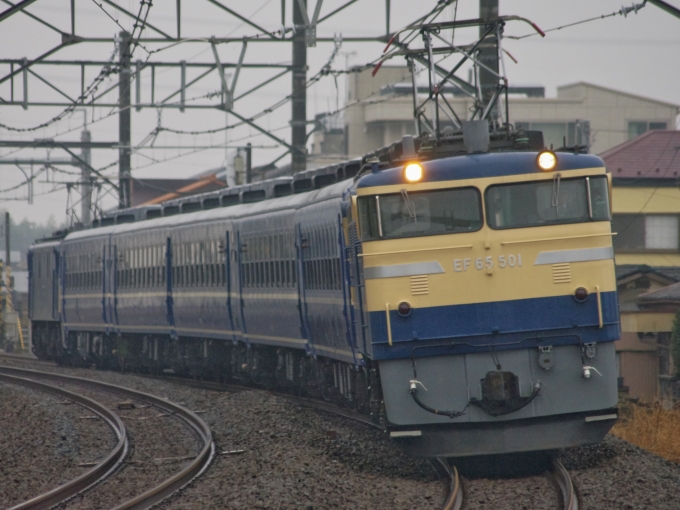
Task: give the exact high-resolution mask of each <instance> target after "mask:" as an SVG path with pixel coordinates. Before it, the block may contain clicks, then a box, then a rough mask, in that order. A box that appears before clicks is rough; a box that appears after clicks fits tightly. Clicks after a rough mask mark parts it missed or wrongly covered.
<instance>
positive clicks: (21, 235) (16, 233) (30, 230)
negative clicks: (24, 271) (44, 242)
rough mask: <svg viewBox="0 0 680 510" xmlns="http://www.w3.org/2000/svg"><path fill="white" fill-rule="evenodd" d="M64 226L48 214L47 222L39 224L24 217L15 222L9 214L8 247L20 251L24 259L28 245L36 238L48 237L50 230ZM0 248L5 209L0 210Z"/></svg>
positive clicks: (3, 247) (3, 245) (2, 243)
mask: <svg viewBox="0 0 680 510" xmlns="http://www.w3.org/2000/svg"><path fill="white" fill-rule="evenodd" d="M60 228H64V226H63V225H57V223H56V221H55V220H54V216H50V219H49V220H48V221H47V223H45V224H43V225H41V224H39V223H33V222H32V221H28V220H26V219H24V220H23V221H21V222H20V223H16V222H15V221H14V219H13V218H12V217H11V216H10V244H11V246H10V249H11V250H12V251H20V252H21V253H22V255H21V258H22V259H23V260H26V252H27V251H28V248H29V246H31V245H32V244H33V243H34V242H35V240H36V239H42V238H44V237H49V236H51V235H52V232H54V231H55V230H59V229H60ZM0 231H1V232H0V238H1V239H2V241H0V248H1V249H2V250H3V252H4V249H5V211H3V210H0Z"/></svg>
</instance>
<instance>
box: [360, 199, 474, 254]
mask: <svg viewBox="0 0 680 510" xmlns="http://www.w3.org/2000/svg"><path fill="white" fill-rule="evenodd" d="M481 202H482V201H481V196H480V193H479V191H478V190H477V189H475V188H456V189H444V190H431V191H418V192H407V191H406V190H405V189H404V190H401V192H400V193H394V194H389V195H376V196H366V197H359V202H358V207H359V219H360V223H361V237H362V239H363V240H365V241H366V240H372V239H394V238H399V237H410V236H427V235H435V234H455V233H459V232H474V231H476V230H479V229H480V228H482V223H483V220H482V206H481Z"/></svg>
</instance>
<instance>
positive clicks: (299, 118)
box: [290, 0, 307, 173]
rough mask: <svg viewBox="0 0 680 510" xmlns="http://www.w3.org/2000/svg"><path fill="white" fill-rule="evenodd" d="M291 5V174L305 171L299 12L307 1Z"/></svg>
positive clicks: (302, 39)
mask: <svg viewBox="0 0 680 510" xmlns="http://www.w3.org/2000/svg"><path fill="white" fill-rule="evenodd" d="M291 3H292V4H293V25H294V26H295V35H293V43H292V44H293V99H292V101H291V104H292V119H291V121H290V124H291V127H292V131H293V138H292V143H291V145H292V146H293V149H294V150H293V151H292V166H293V168H292V173H295V172H301V171H303V170H306V169H307V154H306V146H307V86H306V82H307V45H306V43H305V30H303V29H302V27H303V26H304V25H305V21H304V20H305V18H306V16H303V14H302V12H301V11H300V7H301V4H302V5H304V8H305V10H306V9H307V0H302V1H301V2H291Z"/></svg>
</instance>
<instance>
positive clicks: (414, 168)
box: [404, 163, 423, 182]
mask: <svg viewBox="0 0 680 510" xmlns="http://www.w3.org/2000/svg"><path fill="white" fill-rule="evenodd" d="M404 176H405V177H406V180H407V181H408V182H418V181H419V180H420V179H422V178H423V167H422V166H420V165H419V164H418V163H411V164H410V165H406V168H405V169H404Z"/></svg>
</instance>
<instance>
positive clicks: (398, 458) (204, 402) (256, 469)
mask: <svg viewBox="0 0 680 510" xmlns="http://www.w3.org/2000/svg"><path fill="white" fill-rule="evenodd" d="M8 364H9V362H8ZM21 366H24V367H26V368H28V366H27V364H26V363H22V364H21ZM35 368H37V369H39V370H54V371H59V372H60V373H68V374H71V375H77V376H80V377H86V378H92V379H98V380H102V381H105V382H111V383H114V384H122V385H125V386H128V387H130V388H133V389H136V390H140V391H145V392H148V393H153V394H155V395H157V396H161V397H167V398H169V399H170V400H172V401H174V402H178V403H185V404H186V406H187V407H188V408H189V409H192V410H193V411H198V412H201V414H200V416H201V417H202V418H203V419H204V420H206V422H207V423H208V424H209V426H210V428H211V430H212V432H213V437H214V440H215V443H216V445H217V451H218V453H220V454H219V455H217V456H216V458H215V460H214V462H213V464H212V465H211V466H210V468H209V469H208V471H207V472H206V473H205V474H204V475H203V476H202V477H200V478H199V479H197V480H195V481H194V482H193V483H192V484H190V486H188V487H187V488H185V489H184V490H183V491H182V492H180V493H178V494H176V495H175V496H174V497H172V498H171V499H170V500H168V501H166V502H165V503H164V504H163V505H161V508H168V509H205V508H243V509H251V508H252V509H258V508H276V509H336V508H375V509H414V508H418V509H421V508H422V509H431V508H440V506H441V503H442V501H443V500H444V496H445V494H444V486H443V483H442V481H441V480H440V479H439V476H438V475H437V474H436V472H435V470H434V469H433V467H432V466H431V465H430V464H429V462H427V461H423V460H414V459H411V458H409V457H407V456H406V455H404V454H403V453H401V451H400V450H398V449H396V448H395V447H394V445H393V443H391V442H389V440H388V439H387V438H386V437H385V436H384V435H383V433H382V432H380V431H378V430H375V429H372V428H369V427H367V426H366V425H363V424H359V423H356V422H353V421H351V420H348V419H345V418H342V417H339V416H335V415H332V414H327V413H323V412H320V411H315V410H313V409H310V408H307V407H303V406H301V405H299V404H296V403H292V402H291V400H289V399H287V398H285V397H281V396H277V395H273V394H270V393H267V392H261V391H241V392H238V393H227V392H215V391H209V390H202V389H197V388H191V387H187V386H184V385H179V384H174V383H171V382H168V381H163V380H156V379H151V378H143V377H138V376H134V375H128V374H125V375H122V374H119V373H115V372H100V371H96V370H83V369H57V368H56V367H49V366H45V365H41V366H39V367H35ZM126 425H127V422H126ZM236 450H243V452H242V453H230V452H234V451H236ZM223 452H228V453H225V454H223ZM154 468H155V466H154ZM126 469H128V468H126ZM151 469H152V466H148V465H140V466H139V470H140V472H145V471H146V470H151ZM179 469H180V466H179V465H177V466H176V470H179ZM117 479H118V476H116V477H115V478H114V479H112V481H111V483H113V482H114V481H115V480H117ZM129 483H130V484H131V483H132V482H124V483H121V484H120V485H121V487H120V489H121V490H128V489H129V488H130V486H131V485H129ZM96 493H97V491H95V492H94V493H93V494H96ZM90 504H94V503H90ZM85 507H86V506H82V508H85ZM92 507H93V506H90V507H89V508H92ZM94 507H98V508H107V506H105V505H103V504H98V505H96V506H94Z"/></svg>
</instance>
